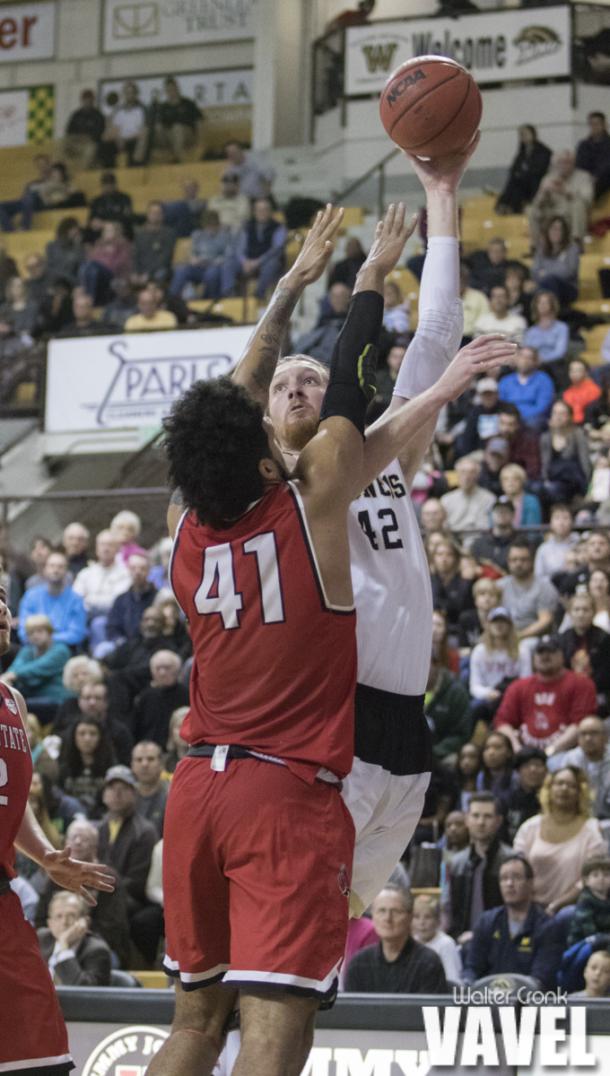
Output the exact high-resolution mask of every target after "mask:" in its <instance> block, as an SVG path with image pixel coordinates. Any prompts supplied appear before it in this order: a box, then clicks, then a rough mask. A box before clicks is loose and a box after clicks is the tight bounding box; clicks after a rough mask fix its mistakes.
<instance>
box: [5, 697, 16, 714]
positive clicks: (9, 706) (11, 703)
mask: <svg viewBox="0 0 610 1076" xmlns="http://www.w3.org/2000/svg"><path fill="white" fill-rule="evenodd" d="M4 701H5V703H6V708H7V710H9V711H10V712H11V714H16V713H17V703H16V702H15V700H14V699H5V700H4Z"/></svg>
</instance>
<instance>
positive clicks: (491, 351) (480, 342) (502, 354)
mask: <svg viewBox="0 0 610 1076" xmlns="http://www.w3.org/2000/svg"><path fill="white" fill-rule="evenodd" d="M516 350H517V345H516V344H513V343H512V341H510V340H507V339H506V338H505V337H503V336H501V335H500V334H499V333H488V334H486V335H485V336H478V337H477V339H476V340H473V341H472V342H471V343H470V344H467V345H466V347H463V348H461V349H460V350H459V351H458V353H457V355H456V356H455V358H454V359H453V360H452V361H451V362H450V363H449V366H448V367H447V369H446V370H445V373H444V374H443V376H442V377H441V378H440V379H439V381H438V386H439V388H441V387H442V388H443V390H444V391H446V392H447V401H449V400H455V399H457V397H458V396H461V394H462V393H463V392H464V390H465V389H467V388H468V386H469V385H470V383H471V381H472V380H473V378H476V377H480V375H481V374H488V373H491V372H492V371H493V370H499V369H500V367H501V366H503V365H504V364H505V363H510V362H511V360H512V359H513V357H514V354H515V351H516Z"/></svg>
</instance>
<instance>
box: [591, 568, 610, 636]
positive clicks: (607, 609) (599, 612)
mask: <svg viewBox="0 0 610 1076" xmlns="http://www.w3.org/2000/svg"><path fill="white" fill-rule="evenodd" d="M587 587H588V591H589V594H590V595H591V597H592V598H593V605H594V607H595V616H594V617H593V623H594V624H596V625H597V627H598V628H603V629H604V631H607V632H610V578H609V577H608V572H606V571H604V570H603V569H600V568H591V570H590V574H589V580H588V583H587Z"/></svg>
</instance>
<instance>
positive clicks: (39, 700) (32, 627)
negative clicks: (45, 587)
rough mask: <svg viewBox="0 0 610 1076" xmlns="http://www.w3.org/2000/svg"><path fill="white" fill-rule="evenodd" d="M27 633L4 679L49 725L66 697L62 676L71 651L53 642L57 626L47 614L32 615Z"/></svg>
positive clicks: (28, 619) (28, 621)
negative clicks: (54, 628) (23, 643)
mask: <svg viewBox="0 0 610 1076" xmlns="http://www.w3.org/2000/svg"><path fill="white" fill-rule="evenodd" d="M25 630H26V634H27V638H28V641H27V643H26V645H25V646H22V647H21V649H20V650H18V652H17V656H16V658H15V660H14V661H13V663H12V665H9V667H8V669H7V671H6V672H5V673H4V674H3V677H2V679H3V680H4V682H5V683H7V684H11V685H12V686H13V687H16V688H17V690H18V691H21V692H22V694H23V695H24V696H25V698H26V700H27V703H28V708H29V709H32V710H33V711H34V713H36V714H37V715H38V717H39V718H40V720H41V721H42V722H43V724H45V725H46V724H48V722H50V721H53V720H54V718H55V713H56V711H57V707H58V705H59V704H60V703H61V702H63V701H64V699H65V697H66V689H65V687H64V685H63V680H62V676H63V671H64V666H65V664H66V662H67V661H68V659H69V657H70V650H69V648H68V647H67V646H66V645H65V643H56V642H54V641H53V625H52V624H51V621H50V620H49V618H48V617H46V616H44V615H43V614H40V613H36V614H35V615H34V616H29V617H28V618H27V620H26V622H25Z"/></svg>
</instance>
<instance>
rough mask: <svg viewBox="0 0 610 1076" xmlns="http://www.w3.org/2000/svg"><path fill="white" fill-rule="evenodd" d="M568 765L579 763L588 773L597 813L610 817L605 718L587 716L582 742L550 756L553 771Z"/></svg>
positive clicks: (582, 724) (609, 750)
mask: <svg viewBox="0 0 610 1076" xmlns="http://www.w3.org/2000/svg"><path fill="white" fill-rule="evenodd" d="M565 766H578V769H579V770H582V771H583V772H584V773H586V775H587V779H588V781H589V784H590V785H591V788H592V789H593V790H594V792H595V802H594V804H593V814H594V815H595V817H596V818H610V744H609V743H608V733H607V732H606V727H605V724H604V722H603V721H602V719H601V717H596V716H595V715H594V714H589V715H588V716H587V717H584V718H583V719H582V721H581V722H580V725H579V726H578V745H577V746H576V747H572V748H571V750H570V751H561V752H560V753H558V754H556V755H553V757H552V758H550V759H549V770H550V771H551V773H555V772H556V771H557V770H562V769H564V767H565Z"/></svg>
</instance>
